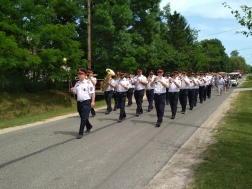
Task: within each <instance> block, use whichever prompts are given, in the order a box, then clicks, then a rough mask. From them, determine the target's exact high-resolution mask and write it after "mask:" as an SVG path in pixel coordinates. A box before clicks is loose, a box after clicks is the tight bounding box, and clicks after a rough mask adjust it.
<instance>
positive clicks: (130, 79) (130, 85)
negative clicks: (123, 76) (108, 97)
mask: <svg viewBox="0 0 252 189" xmlns="http://www.w3.org/2000/svg"><path fill="white" fill-rule="evenodd" d="M128 80H129V88H130V89H131V88H135V86H134V85H132V81H133V78H129V79H128Z"/></svg>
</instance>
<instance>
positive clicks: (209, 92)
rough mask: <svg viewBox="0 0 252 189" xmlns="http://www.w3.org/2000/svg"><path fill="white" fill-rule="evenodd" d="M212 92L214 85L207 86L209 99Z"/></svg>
mask: <svg viewBox="0 0 252 189" xmlns="http://www.w3.org/2000/svg"><path fill="white" fill-rule="evenodd" d="M211 92H212V85H208V86H207V97H208V98H211Z"/></svg>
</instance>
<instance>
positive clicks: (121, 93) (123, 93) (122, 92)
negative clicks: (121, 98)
mask: <svg viewBox="0 0 252 189" xmlns="http://www.w3.org/2000/svg"><path fill="white" fill-rule="evenodd" d="M117 93H118V94H125V93H126V92H117Z"/></svg>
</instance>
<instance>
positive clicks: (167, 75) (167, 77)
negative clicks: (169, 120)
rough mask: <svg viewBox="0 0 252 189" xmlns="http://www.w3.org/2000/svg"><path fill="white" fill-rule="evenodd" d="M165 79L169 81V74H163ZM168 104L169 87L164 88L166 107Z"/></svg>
mask: <svg viewBox="0 0 252 189" xmlns="http://www.w3.org/2000/svg"><path fill="white" fill-rule="evenodd" d="M165 78H166V79H167V80H168V81H169V80H170V78H171V77H170V72H165ZM169 104H170V100H169V87H168V88H166V105H169Z"/></svg>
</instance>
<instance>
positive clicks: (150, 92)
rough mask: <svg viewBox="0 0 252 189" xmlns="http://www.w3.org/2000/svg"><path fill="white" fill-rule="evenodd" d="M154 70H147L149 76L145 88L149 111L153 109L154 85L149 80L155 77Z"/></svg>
mask: <svg viewBox="0 0 252 189" xmlns="http://www.w3.org/2000/svg"><path fill="white" fill-rule="evenodd" d="M155 77H156V76H155V75H154V71H153V70H150V71H149V76H148V80H147V82H148V85H147V89H146V96H147V100H148V102H149V105H148V112H150V111H151V110H152V109H153V100H154V86H151V82H152V81H153V80H154V79H155Z"/></svg>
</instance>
